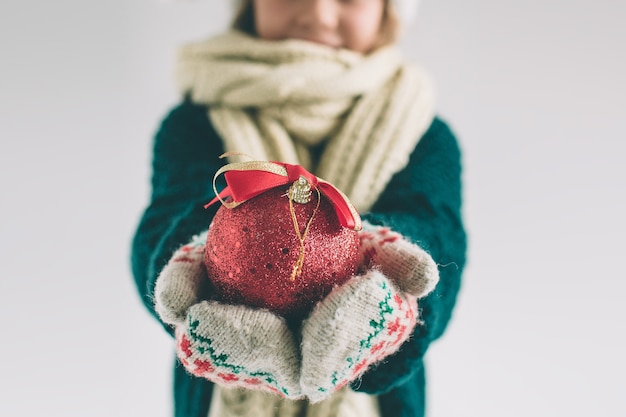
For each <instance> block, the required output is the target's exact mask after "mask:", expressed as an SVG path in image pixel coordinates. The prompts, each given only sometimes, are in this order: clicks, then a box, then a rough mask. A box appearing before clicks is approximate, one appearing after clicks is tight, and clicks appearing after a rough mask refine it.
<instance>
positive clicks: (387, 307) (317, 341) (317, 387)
mask: <svg viewBox="0 0 626 417" xmlns="http://www.w3.org/2000/svg"><path fill="white" fill-rule="evenodd" d="M416 317H417V303H416V300H415V297H406V296H404V295H403V294H402V293H401V292H400V291H398V290H397V289H396V288H394V285H393V284H392V283H391V282H390V281H389V280H388V279H387V278H385V276H384V275H383V274H381V273H380V272H378V271H376V270H372V271H370V272H368V273H367V274H366V275H364V276H362V277H361V276H357V277H355V278H352V280H351V281H349V282H348V283H346V284H344V285H342V286H340V287H337V288H336V289H335V290H333V291H332V292H331V293H330V294H329V295H328V296H327V297H326V298H325V299H324V301H323V302H321V303H319V304H318V305H317V306H316V307H315V309H314V311H313V313H312V314H311V317H310V318H309V319H307V320H305V322H304V324H303V326H302V372H301V379H300V385H301V387H302V390H303V392H304V394H305V395H306V396H307V398H309V399H310V400H311V401H312V402H317V401H320V400H322V399H324V398H327V397H328V395H329V394H331V393H333V392H334V391H336V390H337V389H339V388H342V387H344V386H345V385H346V384H348V383H349V382H350V381H352V380H354V379H355V378H358V377H359V376H361V375H362V374H363V373H364V372H365V371H366V370H367V368H368V367H369V366H370V365H371V364H373V363H376V362H378V361H380V360H381V359H383V358H385V357H386V356H388V355H390V354H392V353H394V352H395V351H396V350H398V348H399V347H400V345H401V344H402V343H403V342H404V341H405V340H406V339H407V338H408V337H409V335H410V333H411V331H412V330H413V327H414V326H415V324H416Z"/></svg>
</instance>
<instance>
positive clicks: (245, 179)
mask: <svg viewBox="0 0 626 417" xmlns="http://www.w3.org/2000/svg"><path fill="white" fill-rule="evenodd" d="M222 173H223V174H224V178H225V179H226V188H224V189H223V190H222V192H221V193H218V192H217V188H216V186H215V180H216V179H217V177H219V175H221V174H222ZM301 176H302V177H304V178H306V179H307V181H309V183H310V184H311V187H314V188H317V189H318V190H319V191H320V192H321V193H322V194H323V195H324V196H325V197H326V198H328V200H329V201H330V202H331V204H332V205H333V207H334V209H335V213H336V214H337V217H338V219H339V223H340V224H341V225H342V226H343V227H347V228H350V229H353V230H357V231H358V230H361V228H362V224H361V217H360V216H359V213H358V212H357V211H356V209H355V208H354V206H353V205H352V203H351V202H350V200H348V197H346V196H345V195H344V194H343V193H342V192H341V191H339V190H338V189H337V188H335V187H334V186H333V185H332V184H330V183H329V182H326V181H324V180H322V179H320V178H318V177H316V176H315V175H313V174H311V173H310V172H308V171H307V170H306V169H304V168H303V167H301V166H300V165H291V164H286V163H283V162H268V161H249V162H235V163H232V164H228V165H225V166H223V167H222V168H220V169H219V170H218V171H217V172H216V173H215V176H214V177H213V190H214V191H215V195H216V197H215V198H214V199H213V200H211V202H209V203H208V204H207V205H205V208H207V207H209V206H211V205H212V204H215V203H216V202H218V201H220V202H221V203H222V204H223V205H224V206H226V207H227V208H234V207H237V206H238V205H239V204H241V203H244V202H246V201H247V200H249V199H251V198H253V197H256V196H257V195H259V194H262V193H264V192H265V191H268V190H270V189H272V188H275V187H279V186H283V185H288V184H293V183H294V182H295V181H297V180H298V179H299V178H300V177H301ZM229 197H230V198H229ZM226 198H229V200H228V201H226Z"/></svg>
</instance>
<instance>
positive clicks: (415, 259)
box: [359, 221, 439, 298]
mask: <svg viewBox="0 0 626 417" xmlns="http://www.w3.org/2000/svg"><path fill="white" fill-rule="evenodd" d="M359 239H360V245H361V256H362V260H361V265H362V266H363V267H364V268H365V269H370V268H378V269H380V271H381V272H382V273H383V274H385V276H387V277H388V278H391V279H392V280H393V281H394V282H395V283H396V284H397V285H398V287H399V288H400V289H401V290H402V291H404V292H406V293H409V294H411V295H414V296H416V297H417V298H422V297H424V296H425V295H427V294H428V293H430V292H431V291H432V290H433V289H435V286H436V285H437V282H439V270H438V268H437V264H436V263H435V261H434V260H433V258H432V257H431V256H430V255H429V254H428V253H427V252H426V251H424V250H423V249H422V248H420V247H419V246H417V245H415V244H413V243H411V242H409V241H407V240H406V239H404V237H403V236H402V235H401V234H400V233H397V232H394V231H393V230H391V229H389V228H388V227H382V226H373V225H371V224H370V223H368V222H365V221H364V222H363V230H361V231H360V232H359Z"/></svg>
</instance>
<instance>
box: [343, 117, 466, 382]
mask: <svg viewBox="0 0 626 417" xmlns="http://www.w3.org/2000/svg"><path fill="white" fill-rule="evenodd" d="M461 193H462V190H461V154H460V150H459V147H458V144H457V141H456V139H455V137H454V135H453V134H452V132H451V131H450V129H449V128H448V127H447V126H446V124H445V123H443V122H442V121H440V120H438V119H436V120H435V121H434V122H433V124H432V125H431V127H430V129H429V130H428V131H427V132H426V134H425V135H424V137H423V138H422V139H421V140H420V142H419V143H418V145H417V147H416V148H415V150H414V151H413V153H412V155H411V157H410V160H409V164H408V165H407V167H406V168H405V169H403V170H402V171H400V172H399V173H397V174H396V175H395V176H394V177H393V178H392V180H391V182H390V183H389V185H388V187H387V188H386V190H385V192H384V193H383V194H382V195H381V196H380V198H379V200H378V201H377V203H376V204H375V205H374V207H373V208H372V210H371V212H370V213H365V214H364V215H363V218H364V219H366V220H368V221H369V222H371V223H372V224H377V225H384V226H387V227H390V228H391V229H393V230H395V231H397V232H399V233H401V234H402V235H404V236H405V238H407V239H408V240H410V241H412V242H414V243H416V244H418V245H419V246H420V247H422V248H423V249H425V250H426V251H427V252H429V253H430V255H431V256H432V257H433V259H434V260H435V262H437V264H438V265H439V276H440V281H439V283H438V285H437V287H436V288H435V290H434V291H433V292H432V293H431V294H430V295H428V296H427V297H426V298H424V299H422V300H420V301H419V307H420V310H421V319H422V321H423V322H424V323H423V325H421V326H417V327H416V329H415V331H414V333H413V335H412V336H411V338H410V339H409V340H408V341H407V342H405V343H404V345H403V346H402V347H401V348H400V350H399V351H398V352H397V353H396V354H394V355H393V356H391V357H389V358H388V359H387V360H386V361H384V363H382V364H380V365H379V366H377V367H375V368H372V369H370V370H368V372H366V373H365V374H364V375H363V377H362V378H361V379H360V380H358V381H355V382H354V383H353V384H352V387H353V389H355V390H358V391H363V392H368V393H376V394H380V393H384V392H387V391H388V390H390V389H392V388H394V387H396V386H398V385H401V384H403V383H404V382H406V381H407V380H408V379H410V378H412V377H413V376H414V375H415V374H416V373H417V372H419V371H420V368H421V366H422V359H423V357H424V354H425V353H426V351H427V349H428V346H429V345H430V343H431V342H432V341H433V340H435V339H437V338H438V337H440V336H441V335H442V334H443V332H444V331H445V328H446V326H447V324H448V321H449V320H450V317H451V314H452V310H453V307H454V304H455V301H456V295H457V293H458V290H459V286H460V281H461V273H462V271H463V267H464V265H465V251H466V237H465V231H464V228H463V223H462V216H461V197H462V194H461Z"/></svg>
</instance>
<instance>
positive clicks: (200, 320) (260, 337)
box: [155, 233, 301, 399]
mask: <svg viewBox="0 0 626 417" xmlns="http://www.w3.org/2000/svg"><path fill="white" fill-rule="evenodd" d="M205 241H206V233H203V234H200V235H198V236H195V237H194V238H193V240H192V241H191V242H190V243H188V244H186V245H185V246H183V247H181V248H180V249H179V250H177V251H176V252H175V253H174V255H173V256H172V258H171V259H170V261H169V262H168V264H167V265H166V267H165V268H164V269H163V271H162V272H161V274H160V275H159V277H158V278H157V282H156V286H155V310H156V311H157V313H158V314H159V316H160V317H161V319H162V320H163V321H164V322H166V323H169V324H172V325H174V326H175V335H176V351H177V355H178V358H179V359H180V361H181V363H182V364H183V366H184V367H185V369H186V370H187V371H188V372H189V373H191V374H193V375H196V376H198V377H203V378H206V379H208V380H210V381H212V382H214V383H217V384H221V385H224V386H229V387H246V388H250V389H256V390H262V391H268V392H272V393H275V394H278V395H280V396H283V397H286V398H292V399H295V398H299V397H300V395H301V393H300V388H299V368H300V358H299V352H298V349H297V347H296V343H295V342H294V340H293V336H292V334H291V332H290V330H289V329H288V327H287V324H286V322H285V320H284V319H282V318H280V317H278V316H277V315H275V314H273V313H271V312H270V311H267V310H261V309H252V308H249V307H246V306H233V305H227V304H223V303H220V302H217V301H210V300H202V301H201V299H202V298H203V297H204V296H205V295H206V294H204V291H203V287H205V286H206V285H207V283H208V278H207V275H206V268H205V266H204V247H205Z"/></svg>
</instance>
